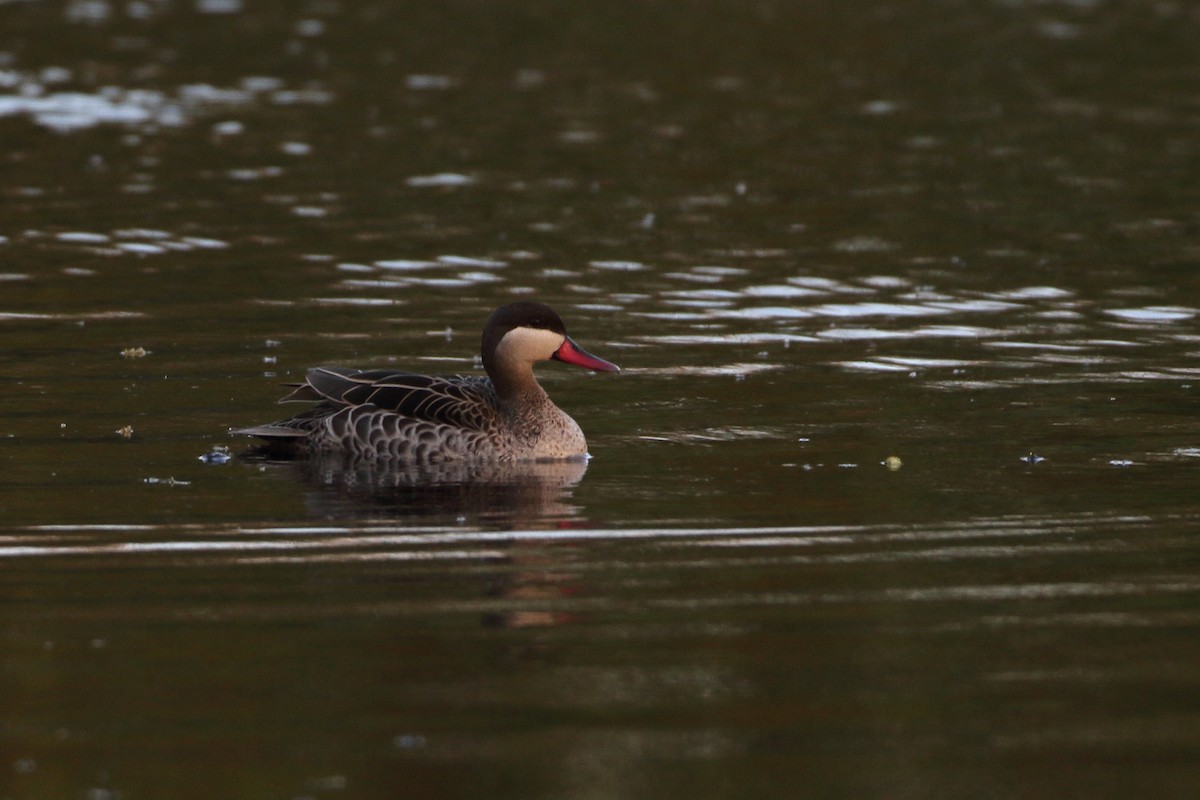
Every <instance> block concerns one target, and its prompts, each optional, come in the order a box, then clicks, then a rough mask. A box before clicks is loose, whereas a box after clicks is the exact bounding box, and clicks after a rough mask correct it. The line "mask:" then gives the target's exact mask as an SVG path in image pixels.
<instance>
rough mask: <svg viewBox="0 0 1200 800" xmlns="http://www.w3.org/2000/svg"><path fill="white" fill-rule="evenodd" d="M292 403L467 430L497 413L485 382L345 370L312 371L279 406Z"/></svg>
mask: <svg viewBox="0 0 1200 800" xmlns="http://www.w3.org/2000/svg"><path fill="white" fill-rule="evenodd" d="M293 401H324V402H325V403H330V404H332V405H334V406H337V407H347V406H366V405H371V406H375V407H376V408H378V409H380V410H383V411H390V412H392V413H395V414H398V415H400V416H401V417H406V418H410V419H414V420H421V421H425V422H433V423H439V424H446V425H453V426H456V427H460V428H467V429H470V430H483V429H484V423H485V419H486V418H487V417H488V416H489V415H490V414H491V413H492V412H494V411H495V410H496V409H497V407H498V401H497V398H496V392H495V389H493V388H492V384H491V381H489V380H488V379H487V378H483V377H475V376H464V375H449V376H430V375H420V374H417V373H413V372H394V371H392V370H383V369H371V370H356V369H346V368H345V367H315V368H313V369H310V370H309V371H308V373H307V375H306V377H305V382H304V383H303V384H301V385H299V386H298V387H296V388H295V389H294V390H293V391H292V393H291V394H289V395H288V396H287V397H285V398H283V399H282V400H281V401H280V402H293ZM314 410H315V409H314ZM301 416H303V415H301Z"/></svg>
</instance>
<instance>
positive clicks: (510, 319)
mask: <svg viewBox="0 0 1200 800" xmlns="http://www.w3.org/2000/svg"><path fill="white" fill-rule="evenodd" d="M482 352H483V363H484V367H485V369H486V370H487V372H488V377H486V378H484V377H481V376H463V375H452V376H429V375H419V374H416V373H411V372H395V371H391V370H380V369H373V370H356V369H346V368H344V367H316V368H314V369H310V370H309V371H308V373H307V375H306V378H305V382H304V383H302V384H300V385H298V386H297V387H296V388H295V390H294V391H293V392H292V393H291V394H289V395H288V396H287V397H285V398H283V400H281V401H280V402H293V401H310V402H311V401H315V402H317V403H318V405H316V406H314V407H313V408H310V409H308V410H307V411H304V412H302V413H300V414H297V415H296V416H293V417H290V418H288V419H285V420H281V421H279V422H274V423H270V424H267V425H259V426H255V427H251V428H244V429H241V430H237V431H235V433H239V434H245V435H249V436H257V437H260V438H263V439H266V440H267V441H268V443H270V444H271V445H272V446H274V447H276V448H285V449H291V450H295V451H298V452H313V451H315V452H320V453H329V452H341V453H345V454H347V455H350V456H353V457H356V458H367V459H389V460H392V459H394V460H398V461H403V462H411V463H435V462H440V461H453V460H459V459H473V460H480V461H525V460H555V459H569V458H582V457H584V456H586V455H587V441H586V440H585V438H584V435H583V431H582V430H580V428H579V426H578V425H577V424H576V423H575V420H573V419H571V417H569V416H568V415H567V414H566V413H565V412H563V411H562V410H561V409H559V408H558V406H556V405H554V403H553V401H551V400H550V397H549V396H548V395H547V394H546V392H545V391H544V390H543V389H542V387H541V386H540V385H539V384H538V382H537V379H536V378H535V377H534V375H533V364H534V362H536V361H543V360H547V359H550V358H555V359H558V360H562V361H566V362H568V363H573V364H576V365H578V366H583V367H586V368H590V369H598V370H603V371H617V367H616V366H615V365H613V364H610V363H609V362H607V361H604V360H602V359H599V358H596V357H595V356H591V355H588V354H587V353H586V352H584V351H582V350H581V349H579V347H578V346H577V345H575V344H574V342H572V341H571V339H570V338H569V337H568V336H567V334H566V330H565V327H564V326H563V323H562V320H561V319H560V318H559V317H558V315H557V314H555V313H554V311H552V310H551V309H550V308H549V307H547V306H545V305H542V304H540V303H533V302H527V301H526V302H519V303H512V304H509V305H507V306H502V307H501V308H499V309H497V310H496V311H495V312H493V313H492V315H491V316H490V317H489V318H488V323H487V325H486V326H485V328H484V333H483V342H482Z"/></svg>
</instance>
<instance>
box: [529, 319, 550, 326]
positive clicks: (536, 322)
mask: <svg viewBox="0 0 1200 800" xmlns="http://www.w3.org/2000/svg"><path fill="white" fill-rule="evenodd" d="M529 327H531V328H548V327H550V326H549V325H547V324H546V320H544V319H542V318H541V317H534V318H533V319H531V320H529Z"/></svg>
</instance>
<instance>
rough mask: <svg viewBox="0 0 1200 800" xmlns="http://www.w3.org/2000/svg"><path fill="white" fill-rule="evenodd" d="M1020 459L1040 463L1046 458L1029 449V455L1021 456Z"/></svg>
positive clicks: (1030, 462)
mask: <svg viewBox="0 0 1200 800" xmlns="http://www.w3.org/2000/svg"><path fill="white" fill-rule="evenodd" d="M1021 460H1022V461H1024V462H1025V463H1026V464H1040V463H1042V462H1043V461H1045V460H1046V459H1044V458H1042V457H1041V456H1039V455H1038V454H1037V453H1035V452H1033V451H1032V450H1030V451H1029V455H1027V456H1021Z"/></svg>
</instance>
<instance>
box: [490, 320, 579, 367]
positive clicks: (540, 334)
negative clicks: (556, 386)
mask: <svg viewBox="0 0 1200 800" xmlns="http://www.w3.org/2000/svg"><path fill="white" fill-rule="evenodd" d="M564 341H565V340H564V339H563V337H562V334H559V333H554V332H553V331H546V330H539V329H537V328H513V329H512V330H511V331H509V332H508V333H506V334H504V338H503V339H501V340H500V343H499V344H498V345H497V346H496V356H497V360H498V361H500V362H501V363H503V362H506V361H507V362H510V363H514V364H519V363H526V364H532V363H534V362H536V361H546V360H548V359H549V358H550V357H551V356H553V355H554V353H555V351H556V350H558V348H560V347H562V344H563V342H564Z"/></svg>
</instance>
